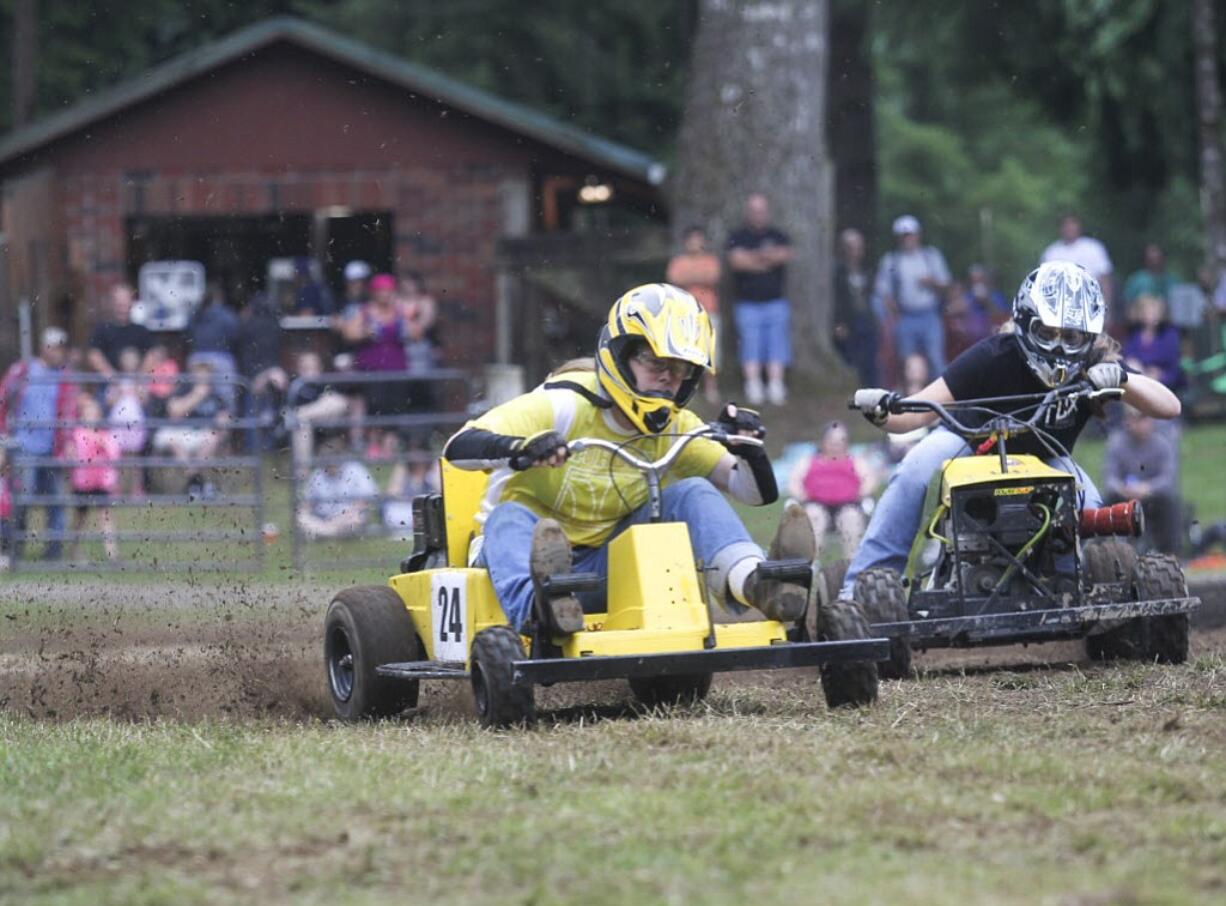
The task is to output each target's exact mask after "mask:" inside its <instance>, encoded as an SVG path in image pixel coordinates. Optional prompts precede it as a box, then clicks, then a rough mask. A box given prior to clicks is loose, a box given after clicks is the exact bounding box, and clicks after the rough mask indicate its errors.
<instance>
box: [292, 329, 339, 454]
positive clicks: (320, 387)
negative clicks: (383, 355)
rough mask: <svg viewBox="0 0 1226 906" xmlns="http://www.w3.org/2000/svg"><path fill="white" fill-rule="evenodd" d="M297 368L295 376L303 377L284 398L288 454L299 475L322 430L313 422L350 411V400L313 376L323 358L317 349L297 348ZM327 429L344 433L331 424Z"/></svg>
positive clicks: (318, 374)
mask: <svg viewBox="0 0 1226 906" xmlns="http://www.w3.org/2000/svg"><path fill="white" fill-rule="evenodd" d="M296 369H297V374H298V377H300V378H303V379H304V380H303V383H302V384H301V385H300V386H299V387H298V389H297V391H296V392H295V393H294V395H293V397H292V398H290V399H288V400H286V413H287V414H288V415H290V416H291V417H290V419H289V422H290V424H291V426H292V427H291V434H290V452H291V457H292V459H293V463H294V468H295V469H298V470H299V477H300V478H301V477H304V476H305V475H306V470H307V468H308V464H309V463H310V461H311V459H312V457H313V456H314V451H313V447H314V438H315V435H316V434H317V433H319V434H322V433H325V432H324V431H321V430H320V429H319V428H318V427H317V426H316V423H317V422H320V421H330V420H333V419H339V418H344V417H345V416H346V415H352V412H353V401H352V400H351V399H350V398H349V397H347V396H345V395H344V394H342V393H338V392H337V391H336V390H334V389H333V388H332V387H329V386H328V385H327V384H323V383H320V382H318V381H315V380H312V378H317V377H319V376H320V375H321V374H323V362H321V361H320V358H319V355H318V353H314V352H310V351H307V352H300V353H299V354H298V359H297V364H296ZM326 433H328V434H336V435H343V434H344V433H345V428H343V427H338V428H334V429H331V430H330V431H327V432H326Z"/></svg>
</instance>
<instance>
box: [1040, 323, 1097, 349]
mask: <svg viewBox="0 0 1226 906" xmlns="http://www.w3.org/2000/svg"><path fill="white" fill-rule="evenodd" d="M1030 339H1031V340H1032V341H1034V344H1035V345H1036V346H1038V347H1039V348H1040V349H1042V350H1044V351H1045V352H1054V351H1055V350H1057V349H1061V350H1063V351H1064V352H1067V353H1072V354H1076V353H1079V352H1085V350H1087V349H1089V348H1090V344H1091V343H1093V342H1094V334H1092V333H1087V332H1086V331H1084V330H1077V329H1076V328H1072V327H1051V326H1049V325H1047V324H1043V323H1041V322H1039V321H1037V320H1035V321H1031V322H1030Z"/></svg>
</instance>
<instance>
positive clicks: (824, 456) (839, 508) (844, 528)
mask: <svg viewBox="0 0 1226 906" xmlns="http://www.w3.org/2000/svg"><path fill="white" fill-rule="evenodd" d="M875 484H876V479H875V478H874V477H873V476H872V475H871V474H870V473H869V472H868V471H867V470H865V469H863V468H862V467H861V466H860V465H859V464H858V463H857V462H856V461H855V459H854V458H853V457H852V456H851V452H850V447H849V438H848V435H847V427H846V426H845V425H844V424H843V423H842V422H830V423H829V424H827V425H826V426H825V428H823V429H822V435H821V440H820V442H819V445H818V451H817V453H816V455H814V456H813V457H811V458H810V459H808V460H805V461H802V462H800V463H799V464H797V466H796V468H795V470H794V471H793V472H792V475H791V479H790V480H789V482H788V492H789V493H790V494H791V495H792V497H793V498H794V499H796V500H798V501H800V502H801V504H802V505H803V506H804V508H805V512H806V513H808V514H809V520H810V522H812V523H813V534H814V536H815V537H816V538H817V553H818V556H821V552H822V547H823V546H824V544H825V539H826V532H827V531H828V530H829V529H830V528H831V527H832V526H833V527H834V528H835V529H836V530H837V531H838V533H839V537H840V539H841V540H842V542H843V556H845V557H851V556H852V554H854V553H855V552H856V549H857V548H858V547H859V546H860V539H861V538H862V537H863V536H864V529H865V528H866V527H867V525H868V514H867V513H866V512H865V511H864V507H863V506H862V501H863V500H864V499H865V498H866V497H868V496H869V495H870V494H872V491H873V487H874V485H875Z"/></svg>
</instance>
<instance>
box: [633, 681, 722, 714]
mask: <svg viewBox="0 0 1226 906" xmlns="http://www.w3.org/2000/svg"><path fill="white" fill-rule="evenodd" d="M630 691H631V692H633V693H634V697H635V699H636V700H637V701H638V702H639V704H641V705H643V706H644V707H647V708H654V707H656V706H657V705H694V704H697V703H698V702H700V701H702V700H703V699H704V698H706V697H707V693H708V692H710V691H711V674H710V673H695V674H690V675H685V676H635V677H631V679H630Z"/></svg>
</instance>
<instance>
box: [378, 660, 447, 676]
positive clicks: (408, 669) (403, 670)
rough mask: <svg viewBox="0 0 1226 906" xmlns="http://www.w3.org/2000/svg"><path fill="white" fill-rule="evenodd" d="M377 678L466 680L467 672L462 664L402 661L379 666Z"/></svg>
mask: <svg viewBox="0 0 1226 906" xmlns="http://www.w3.org/2000/svg"><path fill="white" fill-rule="evenodd" d="M375 673H377V674H379V676H390V677H394V678H395V679H403V680H423V679H431V680H434V679H468V671H467V670H465V669H464V666H463V665H462V664H440V663H439V662H438V661H402V662H400V663H396V664H381V665H380V666H378V667H376V668H375Z"/></svg>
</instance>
